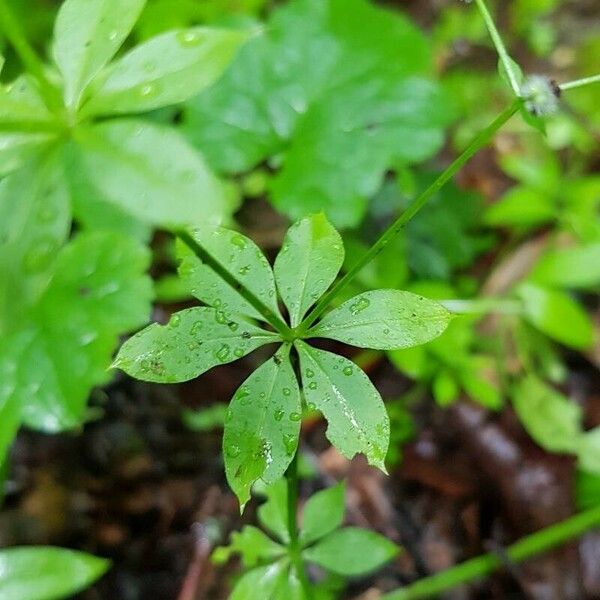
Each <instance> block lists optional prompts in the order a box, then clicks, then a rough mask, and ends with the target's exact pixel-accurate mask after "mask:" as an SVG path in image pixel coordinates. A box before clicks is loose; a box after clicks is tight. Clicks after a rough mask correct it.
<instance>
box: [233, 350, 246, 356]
mask: <svg viewBox="0 0 600 600" xmlns="http://www.w3.org/2000/svg"><path fill="white" fill-rule="evenodd" d="M233 354H234V356H237V357H238V358H242V356H244V350H243V349H242V348H236V349H235V350H234V351H233Z"/></svg>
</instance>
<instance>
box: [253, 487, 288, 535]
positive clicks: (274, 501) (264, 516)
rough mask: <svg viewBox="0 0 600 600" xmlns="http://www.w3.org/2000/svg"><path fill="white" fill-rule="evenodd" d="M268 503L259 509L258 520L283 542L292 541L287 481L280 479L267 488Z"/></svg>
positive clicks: (264, 503)
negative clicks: (289, 528) (289, 526)
mask: <svg viewBox="0 0 600 600" xmlns="http://www.w3.org/2000/svg"><path fill="white" fill-rule="evenodd" d="M265 494H266V496H267V501H266V502H263V503H262V504H261V505H260V506H259V507H258V511H257V513H258V520H259V521H260V523H261V525H262V526H263V527H264V528H265V529H267V530H268V531H270V532H271V533H272V534H273V535H275V536H276V537H277V538H278V539H280V540H281V541H282V542H284V543H287V542H289V540H290V535H289V530H288V519H287V506H288V494H287V480H285V479H280V480H278V481H276V482H275V483H273V484H272V485H269V486H267V488H266V490H265Z"/></svg>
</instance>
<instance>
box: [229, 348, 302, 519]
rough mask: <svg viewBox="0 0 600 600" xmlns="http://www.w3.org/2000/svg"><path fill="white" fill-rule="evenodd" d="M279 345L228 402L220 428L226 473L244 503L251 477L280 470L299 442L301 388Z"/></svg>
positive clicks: (271, 476)
mask: <svg viewBox="0 0 600 600" xmlns="http://www.w3.org/2000/svg"><path fill="white" fill-rule="evenodd" d="M289 352H290V347H289V345H286V346H283V347H282V348H281V349H280V350H279V351H278V352H277V354H275V356H274V357H273V358H271V359H270V360H268V361H267V362H266V363H264V364H262V365H261V366H260V367H259V368H258V369H256V371H254V373H252V374H251V375H250V377H248V379H246V381H244V383H243V384H242V385H241V386H240V388H239V389H238V390H237V392H236V393H235V395H234V396H233V398H232V400H231V404H230V405H229V414H228V418H227V420H226V421H225V430H224V433H223V454H224V456H225V473H226V475H227V481H228V482H229V485H230V486H231V489H233V491H234V492H235V493H236V495H237V496H238V498H239V501H240V505H241V507H242V509H243V508H244V506H245V504H246V503H247V502H248V500H249V499H250V489H251V487H252V485H253V484H254V482H255V481H256V480H258V479H262V480H263V481H265V483H267V484H269V483H273V482H275V481H276V480H277V479H279V478H280V477H282V476H283V474H284V473H285V471H286V469H287V467H288V465H289V464H290V462H291V461H292V458H293V457H294V454H295V452H296V448H297V447H298V436H299V435H300V420H301V411H302V407H301V403H300V389H299V388H298V382H297V380H296V375H295V374H294V369H293V368H292V365H291V363H290V359H289Z"/></svg>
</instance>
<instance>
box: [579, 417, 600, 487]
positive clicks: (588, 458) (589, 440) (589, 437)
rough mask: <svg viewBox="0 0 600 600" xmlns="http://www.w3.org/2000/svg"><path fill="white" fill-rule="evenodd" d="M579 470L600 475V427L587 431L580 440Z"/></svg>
mask: <svg viewBox="0 0 600 600" xmlns="http://www.w3.org/2000/svg"><path fill="white" fill-rule="evenodd" d="M577 456H578V457H579V468H580V469H582V470H583V471H586V472H588V473H593V474H595V475H600V427H596V428H594V429H591V430H590V431H586V432H585V433H583V434H582V435H581V437H580V438H579V444H578V447H577Z"/></svg>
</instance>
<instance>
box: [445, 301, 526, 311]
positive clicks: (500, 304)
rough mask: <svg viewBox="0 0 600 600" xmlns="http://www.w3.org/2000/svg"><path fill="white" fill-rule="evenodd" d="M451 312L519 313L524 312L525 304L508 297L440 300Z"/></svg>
mask: <svg viewBox="0 0 600 600" xmlns="http://www.w3.org/2000/svg"><path fill="white" fill-rule="evenodd" d="M439 302H440V304H442V305H443V306H445V307H446V308H447V309H448V310H449V311H450V312H453V313H456V314H461V315H466V314H487V313H501V314H505V315H518V314H521V313H522V312H523V305H522V303H521V302H519V301H517V300H510V299H508V298H475V299H473V300H440V301H439Z"/></svg>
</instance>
